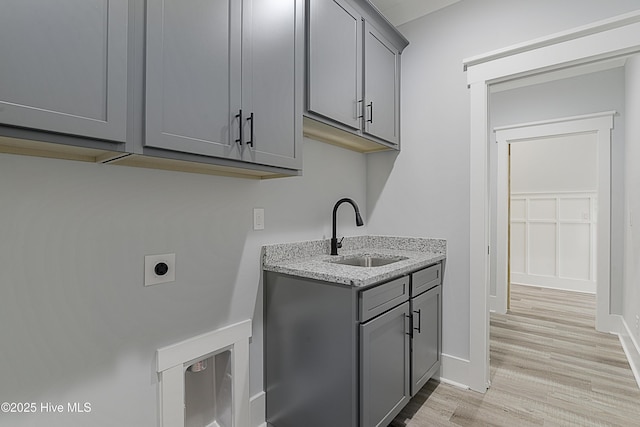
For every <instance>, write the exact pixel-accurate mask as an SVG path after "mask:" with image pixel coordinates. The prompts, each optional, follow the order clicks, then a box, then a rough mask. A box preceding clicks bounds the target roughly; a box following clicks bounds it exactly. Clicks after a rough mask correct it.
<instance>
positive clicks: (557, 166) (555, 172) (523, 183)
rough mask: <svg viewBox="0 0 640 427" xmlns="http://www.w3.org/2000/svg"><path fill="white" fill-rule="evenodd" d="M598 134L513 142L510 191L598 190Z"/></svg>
mask: <svg viewBox="0 0 640 427" xmlns="http://www.w3.org/2000/svg"><path fill="white" fill-rule="evenodd" d="M597 142H598V141H597V139H596V137H595V134H590V135H570V136H561V137H555V138H548V139H543V140H537V141H526V142H518V143H515V144H511V181H510V182H511V193H536V192H541V193H545V192H546V193H549V192H565V191H595V190H596V189H597V185H598V152H597V150H596V148H597Z"/></svg>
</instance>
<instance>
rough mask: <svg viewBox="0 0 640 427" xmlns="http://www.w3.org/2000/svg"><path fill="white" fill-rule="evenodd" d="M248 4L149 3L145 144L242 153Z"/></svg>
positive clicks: (222, 0) (209, 0)
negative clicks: (243, 38)
mask: <svg viewBox="0 0 640 427" xmlns="http://www.w3.org/2000/svg"><path fill="white" fill-rule="evenodd" d="M241 19H242V17H241V2H239V1H234V0H190V1H178V0H148V1H147V40H146V84H145V96H146V98H145V111H146V134H145V145H146V146H151V147H157V148H164V149H168V150H174V151H182V152H187V153H192V154H201V155H206V156H216V157H234V156H239V153H238V147H239V145H238V144H236V142H235V140H236V139H239V137H240V135H239V133H240V132H239V127H240V125H242V123H241V121H240V120H239V118H240V117H239V116H238V117H236V114H238V113H239V111H240V101H241V98H240V95H241V92H240V90H241V89H240V84H241V30H242V28H241Z"/></svg>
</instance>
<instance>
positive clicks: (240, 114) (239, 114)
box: [236, 108, 244, 145]
mask: <svg viewBox="0 0 640 427" xmlns="http://www.w3.org/2000/svg"><path fill="white" fill-rule="evenodd" d="M236 119H238V139H236V142H238V143H240V145H242V140H243V139H244V137H243V135H242V108H241V109H240V110H239V111H238V114H236Z"/></svg>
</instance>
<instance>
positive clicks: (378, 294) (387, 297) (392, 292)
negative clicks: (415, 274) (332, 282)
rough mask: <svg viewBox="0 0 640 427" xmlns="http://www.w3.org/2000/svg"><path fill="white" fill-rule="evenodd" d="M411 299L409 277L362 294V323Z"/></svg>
mask: <svg viewBox="0 0 640 427" xmlns="http://www.w3.org/2000/svg"><path fill="white" fill-rule="evenodd" d="M408 299H409V276H404V277H400V278H399V279H395V280H392V281H390V282H387V283H384V284H382V285H379V286H376V287H374V288H371V289H367V290H366V291H362V292H361V293H360V313H359V314H360V316H359V317H360V322H366V321H367V320H369V319H371V318H373V317H376V316H377V315H379V314H382V313H384V312H385V311H387V310H390V309H392V308H393V307H395V306H396V305H399V304H402V303H403V302H405V301H407V300H408Z"/></svg>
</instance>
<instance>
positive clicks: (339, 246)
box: [336, 236, 344, 249]
mask: <svg viewBox="0 0 640 427" xmlns="http://www.w3.org/2000/svg"><path fill="white" fill-rule="evenodd" d="M343 240H344V236H342V239H340V241H339V242H338V243H337V245H336V247H337V248H338V249H340V248H342V241H343Z"/></svg>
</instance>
